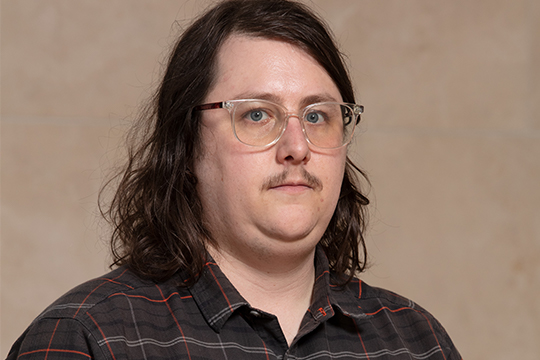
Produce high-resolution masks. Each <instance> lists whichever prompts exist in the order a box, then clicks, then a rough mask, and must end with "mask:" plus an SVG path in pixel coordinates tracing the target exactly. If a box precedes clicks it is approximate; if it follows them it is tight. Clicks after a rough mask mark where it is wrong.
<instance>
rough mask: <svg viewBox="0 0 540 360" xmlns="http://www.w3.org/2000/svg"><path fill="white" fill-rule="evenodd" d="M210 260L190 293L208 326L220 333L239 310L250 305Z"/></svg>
mask: <svg viewBox="0 0 540 360" xmlns="http://www.w3.org/2000/svg"><path fill="white" fill-rule="evenodd" d="M209 259H210V260H209V261H208V262H207V263H206V265H205V266H204V269H203V272H202V274H201V276H200V278H199V280H198V281H197V282H196V283H195V284H194V285H193V286H192V287H191V288H190V292H191V295H192V296H193V299H194V300H195V302H196V303H197V305H198V307H199V309H200V310H201V313H202V315H203V316H204V318H205V319H206V321H207V322H208V325H210V327H211V328H212V329H213V330H214V331H216V332H219V331H220V330H221V328H222V327H223V325H224V324H225V323H226V322H227V320H228V319H229V317H230V316H231V315H232V314H233V313H234V312H235V311H236V310H237V309H238V308H240V307H242V306H248V305H249V304H248V302H247V301H246V300H245V299H244V298H243V297H242V296H241V295H240V293H239V292H238V291H237V290H236V288H235V287H234V286H233V285H232V284H231V282H230V281H229V279H227V277H226V276H225V274H223V273H222V272H221V270H220V268H219V266H218V265H217V264H216V263H215V262H214V260H213V259H211V258H210V256H209Z"/></svg>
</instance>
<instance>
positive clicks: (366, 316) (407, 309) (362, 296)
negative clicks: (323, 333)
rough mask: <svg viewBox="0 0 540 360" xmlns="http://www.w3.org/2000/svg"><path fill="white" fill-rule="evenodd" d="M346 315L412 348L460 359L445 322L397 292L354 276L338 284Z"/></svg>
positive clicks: (341, 305)
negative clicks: (342, 283)
mask: <svg viewBox="0 0 540 360" xmlns="http://www.w3.org/2000/svg"><path fill="white" fill-rule="evenodd" d="M334 291H335V292H338V293H339V294H340V295H338V296H339V304H340V307H342V312H343V313H344V314H345V315H349V316H350V317H352V318H354V319H355V322H357V324H358V326H360V327H363V328H364V329H366V331H367V332H369V333H373V334H377V333H379V335H380V336H381V338H387V339H390V338H393V337H394V338H396V339H400V343H407V344H408V346H410V348H416V349H420V348H422V349H424V351H425V355H427V354H428V353H429V352H430V351H441V352H442V353H444V354H446V355H447V356H446V358H447V359H460V358H461V357H460V355H459V353H458V351H457V350H456V348H455V346H454V344H453V342H452V340H451V338H450V336H449V335H448V333H447V332H446V330H445V329H444V327H443V326H442V325H441V323H440V322H439V321H438V320H437V319H436V318H435V317H434V316H433V315H432V314H431V313H430V312H429V311H427V310H426V309H424V308H423V307H422V306H420V305H418V304H417V303H415V302H414V301H412V300H410V299H408V298H406V297H404V296H401V295H399V294H397V293H395V292H392V291H389V290H386V289H382V288H378V287H373V286H370V285H368V284H367V283H365V282H363V281H362V280H359V279H353V280H352V281H351V282H350V283H348V284H347V285H346V286H345V287H342V288H337V287H336V288H335V289H334Z"/></svg>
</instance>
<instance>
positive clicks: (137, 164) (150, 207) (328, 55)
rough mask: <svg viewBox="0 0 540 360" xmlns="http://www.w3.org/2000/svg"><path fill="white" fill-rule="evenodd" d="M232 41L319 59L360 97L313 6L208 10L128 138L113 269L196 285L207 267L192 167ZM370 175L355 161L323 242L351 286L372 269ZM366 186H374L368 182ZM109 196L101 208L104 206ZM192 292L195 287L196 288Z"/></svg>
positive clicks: (281, 3)
mask: <svg viewBox="0 0 540 360" xmlns="http://www.w3.org/2000/svg"><path fill="white" fill-rule="evenodd" d="M233 34H242V35H248V36H254V37H262V38H268V39H273V40H279V41H284V42H288V43H290V44H293V45H295V46H297V47H299V48H301V49H303V50H304V51H306V52H307V53H308V54H310V55H311V56H312V57H313V58H314V59H315V60H316V61H318V62H319V63H320V64H321V65H322V66H323V68H324V69H325V70H326V71H327V72H328V74H329V75H330V77H331V78H332V79H333V81H334V82H335V84H336V85H337V87H338V89H339V91H340V93H341V96H342V98H343V101H344V102H347V103H354V102H355V99H354V91H353V87H352V84H351V81H350V77H349V74H348V71H347V69H346V67H345V65H344V61H343V57H342V54H341V53H340V51H339V50H338V48H337V46H336V44H335V42H334V40H333V38H332V36H331V34H330V31H329V30H328V28H327V26H326V25H325V23H324V22H323V21H322V20H321V19H320V18H318V17H317V15H315V14H314V13H313V12H312V11H311V10H310V9H309V8H307V7H306V6H305V5H303V4H301V3H299V2H296V1H290V0H228V1H222V2H220V3H218V4H217V5H216V6H214V7H213V8H211V9H209V10H208V11H206V12H205V13H204V14H203V15H202V16H200V17H199V18H198V19H197V20H195V22H194V23H193V24H192V25H191V26H190V27H189V28H187V30H186V31H185V32H184V33H183V34H182V35H181V37H180V38H179V39H178V41H177V42H176V44H175V46H174V47H173V49H172V52H171V54H170V57H169V59H168V63H167V67H166V69H165V72H164V75H163V79H162V81H161V83H160V86H159V88H158V89H157V91H156V93H155V95H154V97H153V98H152V100H151V102H150V103H149V104H148V105H147V107H146V108H145V110H144V111H143V112H142V114H141V117H140V119H139V122H138V123H137V124H136V126H134V128H133V132H132V133H131V135H130V138H129V140H130V141H131V145H130V146H129V149H128V160H127V163H126V165H125V167H124V168H123V169H122V170H121V171H120V172H119V173H118V174H117V175H116V176H115V177H113V178H112V179H111V180H110V181H109V182H108V183H106V184H105V186H104V188H103V189H102V194H103V191H104V189H106V188H108V187H110V186H113V184H117V188H116V191H115V193H114V197H113V198H112V200H111V202H110V203H109V204H108V206H106V205H103V206H101V211H102V214H103V215H104V217H105V218H106V219H107V220H108V221H109V222H110V223H111V224H112V226H113V233H112V235H111V249H112V254H113V264H112V265H111V266H123V265H127V266H128V267H129V268H131V270H133V271H134V272H135V273H137V274H138V275H139V276H141V277H143V278H149V279H153V280H155V281H163V280H166V279H168V278H170V277H171V276H172V275H173V274H174V273H175V272H176V271H178V270H183V271H187V272H188V274H189V275H190V279H191V282H194V281H196V279H197V277H198V274H199V273H200V272H201V271H202V268H203V267H204V265H205V262H206V256H207V251H206V244H207V242H213V241H215V240H214V239H213V238H212V236H211V234H210V231H209V229H207V228H206V227H205V224H204V223H203V220H202V219H203V208H202V205H201V201H200V199H199V196H198V194H197V178H196V176H195V175H194V173H193V164H194V162H195V161H196V160H197V158H198V156H199V155H200V148H201V146H200V145H201V144H200V141H201V139H200V121H199V120H200V118H199V117H200V115H199V114H197V113H192V111H191V109H192V108H193V107H194V106H196V105H199V104H201V103H202V101H203V100H204V99H205V97H206V94H207V93H208V91H209V89H210V88H211V86H212V82H213V80H214V77H215V73H216V55H217V53H218V51H219V50H220V47H221V45H222V44H223V42H224V41H225V40H226V39H227V38H228V37H230V36H231V35H233ZM359 177H362V178H364V179H366V177H365V175H364V173H363V172H362V171H361V170H360V169H359V168H358V167H356V166H355V165H354V164H353V163H352V162H351V160H350V159H349V158H347V164H346V169H345V174H344V179H343V183H342V186H341V194H340V198H339V201H338V204H337V207H336V210H335V212H334V215H333V217H332V219H331V221H330V224H329V226H328V228H327V230H326V232H325V234H324V235H323V237H322V239H321V240H320V246H322V248H323V249H324V251H325V253H326V255H327V257H328V260H329V264H330V268H331V269H332V270H333V271H335V272H336V273H337V274H338V275H341V276H344V277H342V278H343V279H344V281H343V282H344V283H345V282H348V281H350V280H351V279H352V277H353V276H354V275H355V273H357V272H361V271H363V270H364V268H365V266H366V245H365V242H364V237H363V232H364V230H365V228H366V221H365V219H366V205H367V204H368V203H369V201H368V199H367V198H366V197H365V196H364V195H363V194H362V193H361V192H360V187H359ZM366 180H367V179H366ZM102 200H103V198H102V197H101V198H100V204H102V203H103V201H102ZM188 285H189V284H188Z"/></svg>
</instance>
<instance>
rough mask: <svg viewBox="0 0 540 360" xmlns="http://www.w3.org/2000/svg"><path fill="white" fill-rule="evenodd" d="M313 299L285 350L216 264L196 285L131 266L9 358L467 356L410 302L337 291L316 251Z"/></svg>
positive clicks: (72, 298) (61, 303) (98, 283)
mask: <svg viewBox="0 0 540 360" xmlns="http://www.w3.org/2000/svg"><path fill="white" fill-rule="evenodd" d="M316 275H317V278H316V282H315V287H314V292H313V302H312V304H311V307H310V308H309V309H308V311H307V313H306V314H305V316H304V319H303V321H302V324H301V327H300V330H299V332H298V335H297V336H296V338H295V339H294V341H293V343H292V344H291V346H290V347H289V346H287V342H286V340H285V337H284V335H283V333H282V331H281V328H280V326H279V324H278V321H277V318H276V317H275V316H273V315H271V314H267V313H265V312H263V311H260V310H257V309H254V308H252V307H250V305H249V304H248V303H247V302H246V300H244V299H243V298H242V296H240V294H239V293H238V292H237V291H236V289H235V288H234V287H233V286H232V285H231V283H230V282H229V281H228V280H227V278H226V277H225V275H223V273H222V272H221V271H220V269H219V267H218V266H217V265H216V264H215V263H211V262H210V263H208V264H207V265H206V267H205V271H204V272H203V274H202V277H201V278H200V280H199V281H198V282H197V283H196V284H195V285H194V286H193V287H191V288H185V287H179V286H177V285H178V283H179V282H180V281H182V279H181V275H177V276H175V277H173V278H172V279H170V280H169V281H167V282H164V283H159V284H158V283H154V282H151V281H144V280H141V279H140V278H138V277H137V276H135V275H134V274H133V273H132V272H130V271H129V270H126V269H125V268H119V269H117V270H114V271H112V272H111V273H109V274H108V275H106V276H104V277H102V278H98V279H95V280H92V281H89V282H87V283H85V284H83V285H80V286H79V287H77V288H75V289H73V290H72V291H70V292H68V293H67V294H66V295H64V296H62V297H61V298H60V299H59V300H58V301H56V302H55V303H54V304H52V305H51V306H50V307H49V308H47V309H46V310H45V311H44V312H43V313H42V314H41V315H40V316H39V317H38V318H37V319H36V320H35V321H34V322H33V323H32V324H31V325H30V327H29V328H28V329H27V330H26V332H25V333H24V334H23V335H22V336H21V337H20V338H19V340H18V341H17V342H16V343H15V344H14V345H13V348H12V349H11V352H10V354H9V355H8V359H16V358H20V359H22V360H26V359H34V358H36V359H90V358H94V359H132V360H134V359H192V360H195V359H212V360H216V359H228V360H241V359H250V360H256V359H261V360H262V359H264V360H269V359H298V360H300V359H302V360H307V359H317V360H319V359H321V360H322V359H447V360H451V359H452V360H453V359H460V355H459V353H458V351H457V350H456V349H455V347H454V345H453V344H452V341H451V340H450V338H449V337H448V335H447V334H446V332H445V330H444V329H443V328H442V326H441V325H440V324H439V322H438V321H437V320H435V318H433V316H432V315H430V314H429V313H428V312H426V311H425V310H424V309H422V308H421V307H419V306H418V305H416V304H415V303H413V302H412V301H410V300H407V299H404V298H403V297H400V296H398V295H396V294H394V293H391V292H388V291H385V290H381V289H378V288H373V287H370V286H368V285H367V284H366V283H364V282H362V281H359V280H354V281H352V282H351V283H350V284H349V285H347V286H346V287H338V286H336V285H334V283H335V281H334V280H335V279H334V276H333V275H332V274H331V273H330V272H329V271H328V262H327V260H326V257H325V256H324V253H323V252H322V251H320V250H318V251H317V256H316Z"/></svg>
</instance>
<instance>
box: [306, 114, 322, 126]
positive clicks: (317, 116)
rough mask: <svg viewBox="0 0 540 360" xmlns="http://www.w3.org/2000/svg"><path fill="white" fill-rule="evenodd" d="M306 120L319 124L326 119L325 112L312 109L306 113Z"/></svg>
mask: <svg viewBox="0 0 540 360" xmlns="http://www.w3.org/2000/svg"><path fill="white" fill-rule="evenodd" d="M305 120H306V121H307V122H309V123H310V124H318V123H321V122H324V121H325V117H324V115H323V114H321V113H319V112H315V111H312V112H310V113H307V114H306V117H305Z"/></svg>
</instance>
